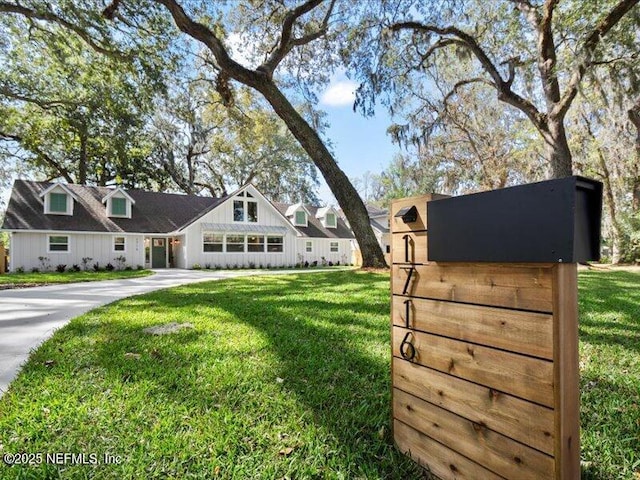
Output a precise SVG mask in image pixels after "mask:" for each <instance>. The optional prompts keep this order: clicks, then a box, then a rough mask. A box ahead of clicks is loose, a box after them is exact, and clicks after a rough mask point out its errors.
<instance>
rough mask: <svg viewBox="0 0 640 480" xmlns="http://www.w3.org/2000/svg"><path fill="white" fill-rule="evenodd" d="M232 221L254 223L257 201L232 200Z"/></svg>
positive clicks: (256, 217)
mask: <svg viewBox="0 0 640 480" xmlns="http://www.w3.org/2000/svg"><path fill="white" fill-rule="evenodd" d="M241 195H242V194H241ZM242 196H244V195H242ZM233 221H234V222H251V223H256V222H257V221H258V202H256V201H255V200H248V199H247V200H244V199H243V200H234V201H233Z"/></svg>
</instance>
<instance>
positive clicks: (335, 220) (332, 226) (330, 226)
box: [324, 212, 338, 228]
mask: <svg viewBox="0 0 640 480" xmlns="http://www.w3.org/2000/svg"><path fill="white" fill-rule="evenodd" d="M329 215H333V225H331V224H329V222H328V217H329ZM324 222H325V225H324V226H325V228H338V215H336V214H335V212H327V214H326V215H325V217H324Z"/></svg>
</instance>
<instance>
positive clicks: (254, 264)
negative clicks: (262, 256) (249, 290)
mask: <svg viewBox="0 0 640 480" xmlns="http://www.w3.org/2000/svg"><path fill="white" fill-rule="evenodd" d="M249 268H250V269H252V270H253V269H254V268H256V263H255V262H249Z"/></svg>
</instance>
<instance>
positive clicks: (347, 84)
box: [319, 76, 399, 203]
mask: <svg viewBox="0 0 640 480" xmlns="http://www.w3.org/2000/svg"><path fill="white" fill-rule="evenodd" d="M356 87H357V85H356V84H355V83H354V82H352V81H350V80H348V79H347V78H346V77H344V76H336V77H334V79H333V80H332V81H331V83H330V84H329V86H328V87H327V89H326V90H325V92H324V93H323V94H322V95H321V97H320V108H322V109H323V110H324V111H325V112H327V114H328V121H329V123H330V124H331V127H330V128H329V130H328V132H327V134H326V136H327V137H328V138H329V139H330V140H331V142H332V143H333V150H334V153H335V158H336V160H337V162H338V165H339V166H340V168H341V169H342V170H343V171H344V172H345V173H346V174H347V176H348V177H349V178H350V179H353V178H355V177H361V176H362V174H364V173H365V172H371V173H380V172H381V171H382V170H384V169H385V168H386V167H387V166H388V165H389V163H390V162H391V160H392V159H393V157H394V155H395V154H396V153H397V152H398V151H399V148H398V147H397V146H396V145H393V144H392V143H391V138H390V137H389V135H387V133H386V130H387V127H388V126H389V125H390V123H391V119H390V117H389V116H388V115H387V114H386V112H385V111H384V110H383V109H382V108H379V109H378V111H377V113H376V116H375V117H371V118H365V117H363V116H362V115H361V114H360V113H357V112H354V111H353V101H354V99H355V89H356ZM319 193H320V199H321V200H322V201H323V202H326V203H330V202H334V200H333V198H332V195H331V192H330V190H329V187H327V185H326V183H324V181H323V182H322V186H321V187H320V192H319Z"/></svg>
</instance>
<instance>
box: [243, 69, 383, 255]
mask: <svg viewBox="0 0 640 480" xmlns="http://www.w3.org/2000/svg"><path fill="white" fill-rule="evenodd" d="M255 88H256V89H257V90H258V91H260V93H262V95H264V97H265V98H266V99H267V101H268V102H269V104H270V105H271V106H272V107H273V109H274V111H275V112H276V114H277V115H278V116H279V117H280V118H281V119H282V120H283V121H284V122H285V124H286V125H287V127H288V128H289V130H290V131H291V133H292V134H293V136H294V137H295V138H296V139H297V140H298V142H300V145H302V148H304V150H305V151H306V152H307V154H308V155H309V156H310V157H311V159H312V160H313V162H314V163H315V165H316V166H317V167H318V169H319V170H320V173H322V176H323V177H324V179H325V181H326V182H327V185H329V188H330V189H331V191H332V192H333V194H334V195H335V197H336V200H337V201H338V203H339V204H340V208H342V211H343V212H344V214H345V216H346V217H347V220H348V221H349V224H350V225H351V229H352V230H353V233H354V234H355V237H356V239H357V241H358V244H359V246H360V251H361V252H362V266H363V267H384V266H386V261H385V259H384V254H383V253H382V249H381V248H380V244H379V243H378V240H377V239H376V237H375V235H374V234H373V230H372V229H371V223H370V220H369V214H368V213H367V209H366V208H365V206H364V203H363V202H362V199H361V198H360V195H358V192H357V191H356V189H355V188H354V187H353V185H352V184H351V182H350V181H349V179H348V178H347V176H346V175H345V173H344V172H343V171H342V170H341V169H340V167H338V165H337V163H336V161H335V160H334V158H333V156H332V155H331V153H330V152H329V150H328V149H327V147H326V146H325V145H324V143H323V142H322V140H321V139H320V136H319V135H318V133H317V132H316V131H315V130H314V129H313V128H312V127H311V126H310V125H309V124H308V123H307V122H306V121H305V120H304V118H302V116H301V115H300V114H299V113H298V112H297V111H296V109H295V108H294V107H293V105H291V103H290V102H289V101H288V100H287V98H286V97H285V96H284V95H283V94H282V92H281V91H280V90H279V89H278V87H276V86H275V85H274V84H273V82H271V81H270V80H268V79H266V78H265V79H264V81H263V82H261V83H260V84H259V85H256V86H255Z"/></svg>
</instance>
